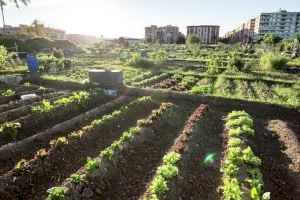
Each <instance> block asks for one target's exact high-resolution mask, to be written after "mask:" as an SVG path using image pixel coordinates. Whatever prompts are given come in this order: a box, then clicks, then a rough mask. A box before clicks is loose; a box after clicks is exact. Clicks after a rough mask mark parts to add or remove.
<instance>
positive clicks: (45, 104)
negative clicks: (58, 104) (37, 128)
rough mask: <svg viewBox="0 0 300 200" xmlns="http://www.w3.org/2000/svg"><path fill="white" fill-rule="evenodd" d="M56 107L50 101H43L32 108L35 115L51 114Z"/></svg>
mask: <svg viewBox="0 0 300 200" xmlns="http://www.w3.org/2000/svg"><path fill="white" fill-rule="evenodd" d="M54 108H55V107H54V106H53V105H51V102H50V101H49V100H45V99H44V100H43V101H42V103H41V104H40V105H37V106H33V107H32V108H31V110H32V112H34V113H43V112H51V111H52V110H53V109H54Z"/></svg>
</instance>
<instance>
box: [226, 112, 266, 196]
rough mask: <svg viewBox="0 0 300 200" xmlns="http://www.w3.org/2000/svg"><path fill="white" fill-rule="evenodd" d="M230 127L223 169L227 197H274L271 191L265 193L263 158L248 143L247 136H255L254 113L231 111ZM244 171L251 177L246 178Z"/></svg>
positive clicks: (228, 127) (229, 117)
mask: <svg viewBox="0 0 300 200" xmlns="http://www.w3.org/2000/svg"><path fill="white" fill-rule="evenodd" d="M226 129H227V130H228V144H227V151H226V155H225V158H224V162H223V165H222V169H221V171H222V172H223V195H224V199H226V200H243V199H252V200H267V199H270V193H269V192H266V193H264V192H263V186H264V183H263V175H262V173H261V171H260V169H259V166H260V165H261V160H260V159H259V158H258V157H257V156H255V154H254V153H253V151H252V149H251V147H249V146H247V145H246V142H245V141H246V138H248V137H253V136H254V135H255V132H254V130H253V120H252V119H251V117H250V115H249V114H248V113H246V112H244V111H233V112H231V113H230V114H229V115H228V116H227V119H226ZM243 174H246V175H247V178H242V177H244V176H242V175H243Z"/></svg>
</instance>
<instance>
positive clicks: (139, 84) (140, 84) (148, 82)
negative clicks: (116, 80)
mask: <svg viewBox="0 0 300 200" xmlns="http://www.w3.org/2000/svg"><path fill="white" fill-rule="evenodd" d="M168 77H169V74H168V73H163V74H160V75H157V76H153V77H151V78H148V79H145V80H143V81H141V82H137V83H132V86H135V87H146V86H148V85H151V84H153V83H154V82H156V81H159V80H161V79H164V78H168Z"/></svg>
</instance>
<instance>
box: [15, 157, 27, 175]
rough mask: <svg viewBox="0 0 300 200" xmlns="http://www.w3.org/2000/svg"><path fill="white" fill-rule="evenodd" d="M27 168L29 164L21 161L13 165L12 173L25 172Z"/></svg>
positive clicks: (23, 160)
mask: <svg viewBox="0 0 300 200" xmlns="http://www.w3.org/2000/svg"><path fill="white" fill-rule="evenodd" d="M29 167H30V165H29V163H28V162H27V161H26V160H25V159H22V160H20V161H19V162H18V163H17V164H16V165H15V167H14V169H13V170H14V172H25V171H27V170H28V169H29Z"/></svg>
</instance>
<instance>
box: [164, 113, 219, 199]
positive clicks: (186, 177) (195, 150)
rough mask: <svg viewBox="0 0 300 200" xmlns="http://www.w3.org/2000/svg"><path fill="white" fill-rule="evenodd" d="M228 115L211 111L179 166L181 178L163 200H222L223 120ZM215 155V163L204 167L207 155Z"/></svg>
mask: <svg viewBox="0 0 300 200" xmlns="http://www.w3.org/2000/svg"><path fill="white" fill-rule="evenodd" d="M223 116H225V113H223V112H221V111H220V110H217V109H215V108H212V107H209V108H208V110H206V111H205V112H204V115H203V117H202V118H201V119H200V121H199V122H197V123H196V127H195V130H194V131H193V134H192V135H191V138H190V140H189V143H188V145H187V150H186V151H184V152H183V154H182V159H181V160H180V164H179V166H178V169H179V176H178V177H177V178H176V179H174V180H172V181H170V182H169V189H170V190H169V192H167V193H166V195H165V196H164V197H163V199H169V200H174V199H180V200H200V199H205V200H206V199H209V200H213V199H220V194H219V193H218V187H219V185H220V184H221V172H220V171H219V169H220V164H221V159H222V158H223V155H222V154H223V150H224V149H223V145H222V144H223V137H222V135H221V134H220V133H222V132H223V121H222V118H223ZM211 153H215V155H216V156H215V160H214V163H211V164H204V162H203V161H204V159H205V157H206V156H207V155H209V154H211Z"/></svg>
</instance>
